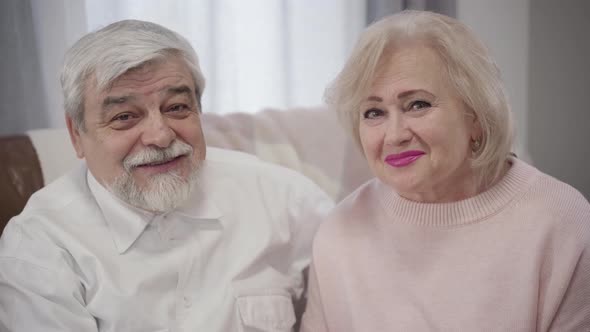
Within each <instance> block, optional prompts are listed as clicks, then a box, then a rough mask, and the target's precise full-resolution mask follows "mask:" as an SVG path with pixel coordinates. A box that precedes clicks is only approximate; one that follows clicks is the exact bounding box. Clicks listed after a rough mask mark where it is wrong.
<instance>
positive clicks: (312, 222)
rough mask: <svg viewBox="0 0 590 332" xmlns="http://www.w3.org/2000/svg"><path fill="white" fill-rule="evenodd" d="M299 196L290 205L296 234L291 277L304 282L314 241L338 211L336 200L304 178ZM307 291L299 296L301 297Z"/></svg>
mask: <svg viewBox="0 0 590 332" xmlns="http://www.w3.org/2000/svg"><path fill="white" fill-rule="evenodd" d="M300 181H301V183H300V187H299V189H298V193H297V196H296V198H295V200H294V202H293V203H295V204H289V205H290V216H289V217H290V219H291V220H290V224H291V231H292V238H293V241H292V244H291V256H292V257H291V258H292V259H291V262H292V264H291V268H290V271H291V274H292V275H296V276H297V278H301V280H302V281H303V280H304V279H306V278H305V271H306V270H307V268H308V267H309V265H310V262H311V247H312V244H313V239H314V237H315V234H316V232H317V230H318V228H319V226H320V223H321V222H322V221H324V219H325V218H326V216H327V215H328V213H329V212H330V211H331V210H332V209H333V208H334V201H333V200H332V199H331V198H330V197H329V196H328V195H327V194H326V193H325V192H324V191H322V190H321V189H320V188H319V187H318V186H317V185H315V184H314V183H313V182H312V181H311V180H309V179H307V178H302V179H301V180H300ZM302 292H303V288H302V289H301V292H299V294H297V298H299V297H300V296H301V295H303V294H302Z"/></svg>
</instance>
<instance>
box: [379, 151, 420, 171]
mask: <svg viewBox="0 0 590 332" xmlns="http://www.w3.org/2000/svg"><path fill="white" fill-rule="evenodd" d="M424 154H425V152H424V151H420V150H410V151H404V152H402V153H398V154H390V155H388V156H387V157H385V162H386V163H388V164H389V165H391V166H393V167H404V166H408V165H410V164H411V163H413V162H414V161H416V160H418V158H420V157H422V156H423V155H424Z"/></svg>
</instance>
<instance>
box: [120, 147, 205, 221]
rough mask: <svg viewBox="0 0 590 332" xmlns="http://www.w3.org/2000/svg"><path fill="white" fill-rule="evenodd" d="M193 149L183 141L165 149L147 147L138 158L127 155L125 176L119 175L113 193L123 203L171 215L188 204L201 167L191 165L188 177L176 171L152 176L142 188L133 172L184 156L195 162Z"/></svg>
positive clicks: (136, 155)
mask: <svg viewBox="0 0 590 332" xmlns="http://www.w3.org/2000/svg"><path fill="white" fill-rule="evenodd" d="M192 154H193V148H192V147H191V146H190V145H188V144H186V143H184V142H182V141H178V140H176V141H174V142H173V143H172V144H171V145H170V146H169V147H167V148H165V149H158V148H153V147H150V148H146V149H144V150H143V151H141V152H139V153H136V154H135V155H131V156H127V157H126V158H125V160H124V161H123V166H124V168H125V173H123V174H122V175H120V176H118V177H117V178H116V179H115V180H114V181H113V183H111V184H110V185H109V190H110V191H111V192H112V193H114V194H115V195H116V196H117V197H119V198H120V199H122V200H123V201H125V202H127V203H129V204H131V205H133V206H136V207H139V208H141V209H144V210H148V211H153V212H168V211H171V210H173V209H175V208H176V207H178V206H179V205H180V204H182V203H184V202H185V201H186V200H187V199H188V198H189V197H190V195H191V194H192V192H193V190H194V188H195V186H196V184H197V181H198V179H197V178H198V170H199V165H195V164H194V163H193V164H191V168H192V169H191V170H190V173H189V175H188V176H187V177H186V178H183V177H182V176H180V175H179V174H177V173H176V172H168V173H164V174H158V175H155V176H152V177H150V179H149V180H148V183H147V184H146V185H145V186H144V188H141V187H140V186H139V185H138V184H137V183H136V182H135V179H134V178H133V176H132V175H131V171H132V169H133V168H134V167H136V166H138V165H143V164H148V163H154V162H161V161H166V160H170V159H173V158H175V157H178V156H181V155H187V158H190V159H191V160H192Z"/></svg>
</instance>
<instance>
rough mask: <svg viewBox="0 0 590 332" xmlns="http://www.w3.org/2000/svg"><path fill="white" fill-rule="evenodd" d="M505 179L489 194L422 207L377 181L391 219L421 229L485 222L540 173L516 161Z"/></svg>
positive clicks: (526, 187) (488, 191) (379, 194)
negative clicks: (420, 227)
mask: <svg viewBox="0 0 590 332" xmlns="http://www.w3.org/2000/svg"><path fill="white" fill-rule="evenodd" d="M509 161H510V163H511V164H512V166H511V167H510V169H509V170H508V171H507V172H506V174H505V175H504V177H503V178H502V179H500V181H498V183H496V184H495V185H494V186H492V187H491V188H489V189H488V190H486V191H484V192H482V193H480V194H478V195H476V196H474V197H470V198H468V199H465V200H461V201H457V202H450V203H420V202H414V201H410V200H407V199H405V198H403V197H401V196H399V195H398V194H397V193H396V192H395V191H394V190H392V188H391V187H389V186H388V185H386V184H384V183H383V182H381V181H379V180H376V184H375V185H376V189H377V192H378V196H379V197H380V201H381V204H382V205H383V207H384V208H385V210H386V211H387V213H388V214H389V216H390V217H392V218H394V219H395V220H400V221H403V222H406V223H412V224H416V225H421V226H442V227H444V226H457V225H463V224H469V223H474V222H478V221H482V220H484V219H486V218H488V217H490V216H492V215H494V214H496V213H498V212H499V211H500V210H502V209H503V208H504V207H505V206H507V205H508V204H511V203H512V202H514V201H515V200H516V199H518V198H519V197H520V196H521V195H522V194H524V192H525V191H526V190H527V189H528V188H529V186H530V183H532V181H533V180H534V178H535V177H536V176H537V174H539V171H538V170H537V169H536V168H534V167H532V166H530V165H528V164H527V163H525V162H524V161H521V160H519V159H516V158H512V157H510V158H509Z"/></svg>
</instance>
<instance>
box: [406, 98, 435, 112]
mask: <svg viewBox="0 0 590 332" xmlns="http://www.w3.org/2000/svg"><path fill="white" fill-rule="evenodd" d="M431 106H432V105H431V104H430V103H429V102H426V101H423V100H416V101H413V102H411V103H410V106H409V107H408V110H409V111H418V110H421V109H424V108H429V107H431Z"/></svg>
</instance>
